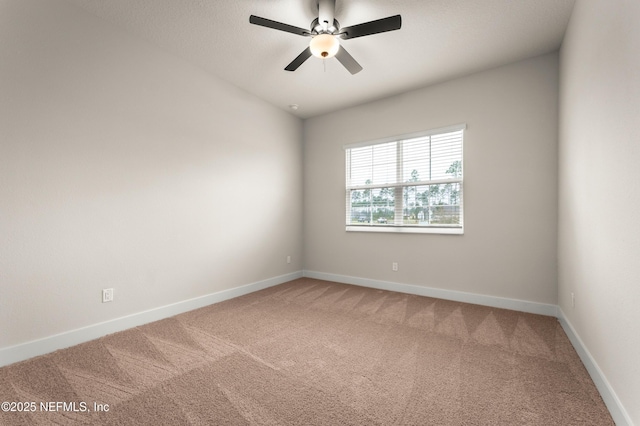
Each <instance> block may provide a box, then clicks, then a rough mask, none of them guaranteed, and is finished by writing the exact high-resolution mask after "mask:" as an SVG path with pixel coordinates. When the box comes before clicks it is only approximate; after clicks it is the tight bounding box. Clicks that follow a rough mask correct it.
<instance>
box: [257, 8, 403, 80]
mask: <svg viewBox="0 0 640 426" xmlns="http://www.w3.org/2000/svg"><path fill="white" fill-rule="evenodd" d="M335 9H336V0H318V17H317V18H316V19H314V20H313V21H312V22H311V27H310V29H309V30H305V29H304V28H300V27H294V26H292V25H288V24H283V23H282V22H277V21H272V20H271V19H266V18H261V17H259V16H255V15H251V16H250V17H249V22H250V23H252V24H255V25H260V26H263V27H267V28H273V29H275V30H280V31H285V32H288V33H292V34H297V35H300V36H304V37H311V42H310V43H309V46H308V47H307V48H306V49H305V50H303V51H302V53H301V54H300V55H298V57H297V58H295V59H294V60H293V61H292V62H291V63H290V64H289V65H287V66H286V68H285V70H287V71H295V70H297V69H298V67H299V66H300V65H302V64H303V63H304V61H306V60H307V59H309V58H310V57H311V56H312V55H313V56H316V57H318V58H323V59H324V58H331V57H333V56H335V57H336V59H337V60H338V61H340V63H341V64H342V65H343V66H344V67H345V68H346V69H347V70H349V72H350V73H351V74H356V73H358V72H360V71H362V67H361V66H360V64H359V63H358V62H357V61H356V60H355V59H353V56H351V55H350V54H349V52H347V50H346V49H345V48H344V46H341V45H340V42H339V41H338V39H339V38H340V39H342V40H348V39H351V38H356V37H364V36H368V35H372V34H378V33H384V32H386V31H394V30H399V29H400V27H401V26H402V18H401V17H400V15H395V16H389V17H387V18H382V19H377V20H375V21H369V22H365V23H362V24H358V25H352V26H350V27H344V28H341V27H340V24H339V23H338V21H337V20H336V19H335V18H334V12H335Z"/></svg>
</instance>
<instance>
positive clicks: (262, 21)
mask: <svg viewBox="0 0 640 426" xmlns="http://www.w3.org/2000/svg"><path fill="white" fill-rule="evenodd" d="M249 22H250V23H252V24H255V25H260V26H262V27H267V28H273V29H274V30H280V31H285V32H288V33H292V34H297V35H301V36H310V35H311V32H309V30H305V29H304V28H300V27H294V26H293V25H288V24H283V23H282V22H278V21H272V20H271V19H267V18H261V17H259V16H255V15H251V16H249Z"/></svg>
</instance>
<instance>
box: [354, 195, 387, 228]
mask: <svg viewBox="0 0 640 426" xmlns="http://www.w3.org/2000/svg"><path fill="white" fill-rule="evenodd" d="M394 209H395V200H394V190H393V188H376V189H357V190H352V191H351V206H350V214H349V217H348V220H349V221H350V223H348V224H350V225H382V226H384V225H388V224H391V225H392V224H393V222H394V211H395V210H394Z"/></svg>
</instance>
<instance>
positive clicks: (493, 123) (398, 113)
mask: <svg viewBox="0 0 640 426" xmlns="http://www.w3.org/2000/svg"><path fill="white" fill-rule="evenodd" d="M557 102H558V57H557V54H549V55H545V56H541V57H537V58H533V59H530V60H526V61H523V62H518V63H516V64H512V65H508V66H504V67H500V68H497V69H493V70H490V71H486V72H482V73H478V74H474V75H471V76H468V77H464V78H459V79H456V80H453V81H450V82H447V83H443V84H439V85H435V86H431V87H428V88H425V89H422V90H417V91H413V92H410V93H407V94H403V95H400V96H395V97H392V98H388V99H385V100H381V101H378V102H374V103H369V104H365V105H361V106H357V107H354V108H350V109H346V110H342V111H337V112H335V113H332V114H329V115H325V116H321V117H316V118H311V119H308V120H306V121H305V125H304V141H305V142H304V143H305V146H304V173H305V186H304V195H305V198H304V199H305V206H304V218H305V219H304V220H305V227H304V229H305V232H304V257H305V270H310V271H316V272H321V273H333V274H340V275H346V276H352V277H359V278H367V279H375V280H383V281H391V282H396V283H403V284H414V285H420V286H426V287H434V288H440V289H447V290H456V291H465V292H470V293H476V294H481V295H488V296H499V297H506V298H513V299H522V300H527V301H532V302H541V303H550V304H555V303H556V302H557V299H556V297H557V287H556V286H557V282H556V272H557V270H556V237H557V232H556V220H557V131H558V128H557V116H558V109H557ZM458 123H466V124H467V126H468V127H467V130H466V133H465V147H464V155H465V158H464V162H465V183H464V190H465V195H464V197H465V198H464V211H465V234H464V235H463V236H452V235H433V234H380V233H361V232H357V233H356V232H349V233H347V232H345V224H344V217H345V213H344V212H345V189H344V187H345V181H344V176H345V171H344V151H343V148H342V147H343V145H345V144H350V143H354V142H360V141H366V140H373V139H379V138H383V137H387V136H393V135H399V134H406V133H411V132H417V131H421V130H428V129H432V128H438V127H443V126H448V125H453V124H458ZM394 261H395V262H398V263H399V271H398V272H392V270H391V263H392V262H394Z"/></svg>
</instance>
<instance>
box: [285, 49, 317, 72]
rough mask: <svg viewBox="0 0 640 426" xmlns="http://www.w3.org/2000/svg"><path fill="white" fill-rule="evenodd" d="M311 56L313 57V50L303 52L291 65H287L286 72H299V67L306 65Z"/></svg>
mask: <svg viewBox="0 0 640 426" xmlns="http://www.w3.org/2000/svg"><path fill="white" fill-rule="evenodd" d="M310 56H311V48H310V47H307V48H306V49H304V50H303V51H302V53H301V54H299V55H298V57H297V58H295V59H294V60H293V61H291V63H290V64H289V65H287V67H286V68H285V71H295V70H297V69H298V67H299V66H300V65H302V64H303V63H304V61H306V60H307V59H309V57H310Z"/></svg>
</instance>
